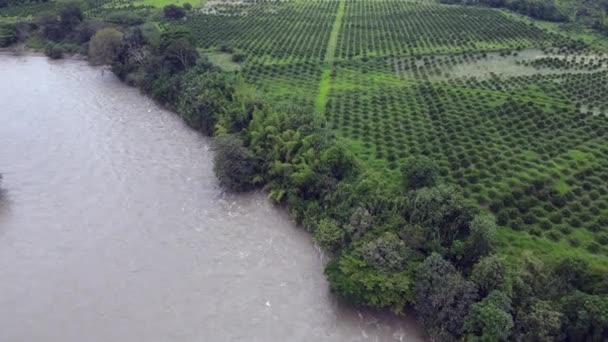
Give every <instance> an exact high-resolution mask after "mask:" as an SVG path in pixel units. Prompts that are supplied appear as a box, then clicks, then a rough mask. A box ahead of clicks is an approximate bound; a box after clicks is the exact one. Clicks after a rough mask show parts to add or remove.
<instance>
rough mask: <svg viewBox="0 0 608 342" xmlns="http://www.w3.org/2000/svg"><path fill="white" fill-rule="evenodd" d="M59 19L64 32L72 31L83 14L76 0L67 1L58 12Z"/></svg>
mask: <svg viewBox="0 0 608 342" xmlns="http://www.w3.org/2000/svg"><path fill="white" fill-rule="evenodd" d="M59 18H60V19H59V21H60V22H61V27H62V28H63V30H64V32H66V33H67V32H70V31H72V30H73V29H74V28H75V27H76V26H77V25H78V24H80V22H81V21H82V20H83V19H84V14H83V13H82V9H81V8H80V4H79V3H78V2H69V3H67V4H65V5H64V6H63V8H62V9H61V11H60V12H59Z"/></svg>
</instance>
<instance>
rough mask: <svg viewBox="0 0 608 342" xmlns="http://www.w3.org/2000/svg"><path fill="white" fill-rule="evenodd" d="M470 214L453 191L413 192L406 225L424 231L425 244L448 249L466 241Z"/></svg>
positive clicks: (449, 188)
mask: <svg viewBox="0 0 608 342" xmlns="http://www.w3.org/2000/svg"><path fill="white" fill-rule="evenodd" d="M474 212H475V210H474V209H473V208H471V207H469V206H468V205H467V204H466V203H465V201H464V198H463V197H462V195H461V194H460V193H459V192H458V191H457V190H456V189H454V188H453V187H450V186H446V185H440V186H437V187H434V188H423V189H420V190H418V191H416V193H415V194H414V199H413V207H412V209H411V213H410V221H411V222H412V223H416V224H420V225H422V226H424V227H425V228H426V229H427V230H428V235H427V236H428V238H427V241H435V242H436V243H437V244H438V245H440V246H443V247H446V248H449V247H450V246H451V245H452V243H453V242H454V241H456V240H463V239H465V238H466V236H467V235H468V232H469V222H470V221H471V219H472V217H473V214H474Z"/></svg>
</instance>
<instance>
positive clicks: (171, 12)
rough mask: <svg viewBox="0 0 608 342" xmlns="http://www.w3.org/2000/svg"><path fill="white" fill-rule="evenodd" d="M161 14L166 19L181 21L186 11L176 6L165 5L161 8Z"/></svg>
mask: <svg viewBox="0 0 608 342" xmlns="http://www.w3.org/2000/svg"><path fill="white" fill-rule="evenodd" d="M163 14H164V16H165V18H167V19H173V20H177V19H181V18H183V17H185V16H186V11H185V10H184V9H183V8H182V7H179V6H177V5H173V4H172V5H167V6H165V7H164V8H163Z"/></svg>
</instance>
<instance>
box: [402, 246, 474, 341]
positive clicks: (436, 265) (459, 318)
mask: <svg viewBox="0 0 608 342" xmlns="http://www.w3.org/2000/svg"><path fill="white" fill-rule="evenodd" d="M477 298H478V295H477V287H476V285H475V284H474V283H472V282H470V281H467V280H465V279H464V278H463V277H462V275H461V274H460V273H459V272H457V271H456V269H455V268H454V266H453V265H452V264H450V262H448V261H446V260H444V259H443V258H442V257H441V256H440V255H439V254H437V253H433V254H431V255H430V256H429V257H428V258H426V259H425V260H424V262H423V263H422V264H420V265H419V266H418V268H417V269H416V272H415V275H414V306H415V308H416V311H417V313H418V314H419V315H420V319H421V321H422V323H423V324H424V326H425V327H426V329H427V331H428V332H429V334H430V335H431V337H433V338H434V339H436V340H454V339H457V338H459V337H460V336H461V335H462V333H463V327H464V321H465V317H466V315H467V313H468V311H469V307H470V306H471V305H472V304H473V303H475V302H476V300H477Z"/></svg>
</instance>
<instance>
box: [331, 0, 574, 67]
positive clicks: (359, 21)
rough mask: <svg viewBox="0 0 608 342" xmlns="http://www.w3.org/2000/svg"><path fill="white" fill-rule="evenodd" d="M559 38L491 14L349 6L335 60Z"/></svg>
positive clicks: (383, 4)
mask: <svg viewBox="0 0 608 342" xmlns="http://www.w3.org/2000/svg"><path fill="white" fill-rule="evenodd" d="M565 41H566V39H564V38H563V37H561V36H558V35H554V34H550V33H547V32H544V31H542V30H540V29H538V28H536V27H535V26H531V25H526V24H523V23H521V22H518V21H513V20H511V19H509V18H508V17H507V16H505V15H503V14H502V13H500V12H498V11H495V10H491V9H480V8H466V7H445V6H440V5H429V4H415V3H408V2H403V1H393V0H388V1H366V2H360V1H355V2H348V3H347V6H346V14H345V17H344V20H343V23H342V28H341V31H340V36H339V42H338V49H337V56H340V57H343V58H349V57H354V56H362V55H371V56H377V55H382V56H402V55H413V54H419V53H445V52H453V51H475V50H483V49H488V48H489V49H501V48H503V49H504V48H516V47H529V46H533V47H541V46H551V45H561V44H563V43H564V42H565Z"/></svg>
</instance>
